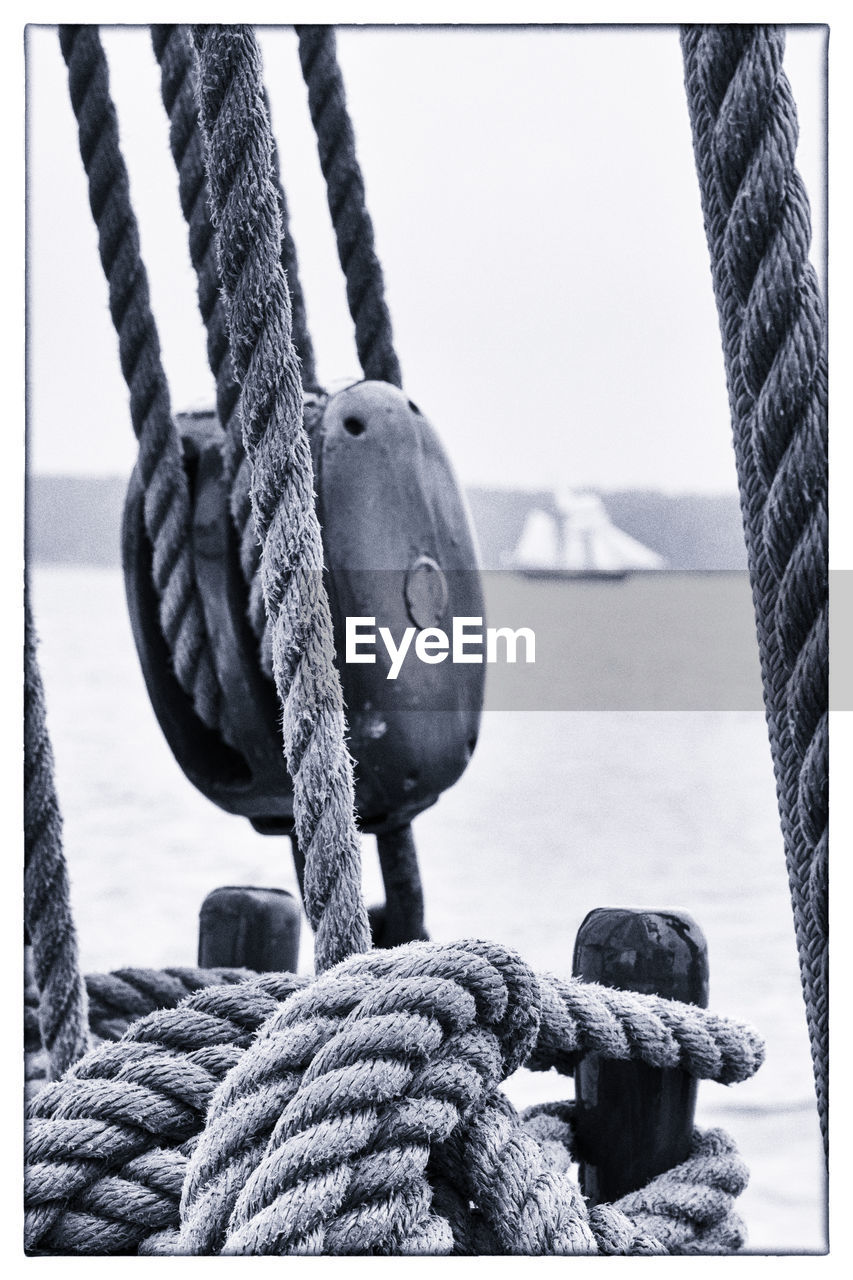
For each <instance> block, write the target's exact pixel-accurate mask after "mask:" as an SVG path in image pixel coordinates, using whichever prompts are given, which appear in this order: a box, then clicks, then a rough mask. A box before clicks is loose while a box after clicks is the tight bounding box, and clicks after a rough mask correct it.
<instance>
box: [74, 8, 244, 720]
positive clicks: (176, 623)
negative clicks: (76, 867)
mask: <svg viewBox="0 0 853 1280" xmlns="http://www.w3.org/2000/svg"><path fill="white" fill-rule="evenodd" d="M59 40H60V46H61V48H62V54H63V57H64V58H65V61H66V63H67V65H68V84H69V89H70V94H71V104H72V106H73V108H74V114H75V116H76V118H77V126H78V132H79V139H80V155H81V156H82V159H83V165H84V168H85V170H86V177H87V180H88V184H89V204H90V206H91V209H92V216H93V217H94V220H95V224H96V226H97V229H98V251H99V254H100V258H101V264H102V266H103V269H104V275H105V276H106V279H107V283H108V286H109V304H110V315H111V316H112V320H113V324H114V326H115V329H116V333H117V335H118V342H119V358H120V362H121V369H122V373H123V374H124V378H125V382H126V383H127V386H128V390H129V392H130V416H131V421H132V423H133V430H134V433H135V434H136V437H137V440H138V442H139V457H138V466H139V472H140V475H141V478H142V482H143V485H144V488H145V502H144V519H145V529H146V532H147V534H148V538H149V540H150V542H151V546H152V549H153V566H152V577H153V580H154V585H155V587H156V589H157V594H158V597H159V600H160V625H161V627H162V629H163V634H164V636H165V638H166V641H167V643H168V646H169V650H170V652H171V654H172V660H173V663H174V667H175V674H176V675H177V678H178V680H179V681H180V684H181V687H182V688H183V689H184V691H185V692H186V693H188V694H189V695H190V697H191V698H192V702H193V706H194V708H195V710H196V713H197V714H198V716H199V718H200V719H201V720H202V721H203V722H204V724H205V725H207V726H209V727H217V726H218V725H219V705H220V700H221V697H220V689H219V685H218V682H217V679H216V673H215V671H214V667H213V660H212V657H211V653H210V646H209V640H208V636H207V630H206V627H205V622H204V612H203V609H202V605H201V600H200V599H199V595H198V590H197V587H196V584H195V578H194V575H193V570H192V551H191V545H190V523H191V520H190V503H189V492H188V488H187V481H186V476H185V474H184V468H183V462H182V459H181V447H180V443H179V440H178V433H177V430H176V428H175V424H174V422H173V421H172V413H171V407H170V403H169V389H168V385H167V382H166V376H165V373H164V371H163V366H162V363H161V360H160V344H159V340H158V337H157V327H156V324H155V321H154V316H153V314H152V311H151V303H150V298H149V292H148V278H147V275H146V273H145V267H144V265H143V263H142V258H141V254H140V247H139V229H138V227H137V223H136V218H135V217H134V213H133V209H132V207H131V203H130V187H129V182H128V176H127V169H126V167H125V163H124V159H123V157H122V154H121V147H120V144H119V134H118V120H117V117H116V112H115V107H114V106H113V102H112V98H111V96H110V87H109V72H108V69H107V61H106V57H105V56H104V50H103V47H102V45H101V39H100V35H99V33H98V28H97V27H95V26H85V27H80V26H60V28H59Z"/></svg>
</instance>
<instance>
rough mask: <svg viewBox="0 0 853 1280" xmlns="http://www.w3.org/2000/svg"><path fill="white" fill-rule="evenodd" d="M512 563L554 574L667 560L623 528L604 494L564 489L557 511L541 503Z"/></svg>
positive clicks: (626, 568)
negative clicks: (611, 514) (607, 507)
mask: <svg viewBox="0 0 853 1280" xmlns="http://www.w3.org/2000/svg"><path fill="white" fill-rule="evenodd" d="M511 566H512V568H514V569H521V570H525V569H526V570H529V571H540V572H553V573H560V572H565V573H624V572H628V571H631V570H635V569H662V568H664V567H665V561H664V559H663V557H662V556H659V555H658V554H657V552H656V551H652V550H651V548H650V547H646V546H644V545H643V543H642V542H638V541H637V539H636V538H632V537H631V536H630V535H629V534H627V533H625V532H624V530H622V529H617V528H616V526H615V525H614V524H613V523H612V521H611V520H610V517H609V516H608V514H607V511H606V510H605V507H604V503H603V502H602V501H601V498H600V497H599V496H598V494H596V493H575V492H564V493H561V494H559V495H558V496H557V498H556V501H555V506H554V509H553V510H548V511H546V510H544V509H543V508H542V507H535V508H534V509H533V510H532V511H531V512H530V513H529V515H528V517H527V519H526V521H525V523H524V528H523V530H522V533H521V537H520V538H519V541H518V546H517V547H516V549H515V551H514V553H513V555H512V558H511Z"/></svg>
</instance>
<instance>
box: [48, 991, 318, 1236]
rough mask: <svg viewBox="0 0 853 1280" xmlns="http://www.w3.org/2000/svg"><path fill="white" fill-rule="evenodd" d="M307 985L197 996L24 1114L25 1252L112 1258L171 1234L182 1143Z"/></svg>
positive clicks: (96, 1059)
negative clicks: (256, 1037)
mask: <svg viewBox="0 0 853 1280" xmlns="http://www.w3.org/2000/svg"><path fill="white" fill-rule="evenodd" d="M305 981H306V979H304V978H297V977H295V976H294V975H292V974H265V975H263V977H255V978H253V979H252V980H251V981H247V982H245V983H242V984H238V985H231V986H224V987H223V986H217V987H213V988H208V989H204V990H201V991H199V992H197V993H196V994H195V995H193V996H190V997H189V998H187V1000H186V1001H185V1002H184V1003H183V1004H181V1005H180V1006H179V1007H178V1008H174V1009H165V1010H161V1011H158V1012H155V1013H152V1014H150V1015H148V1016H147V1017H145V1018H143V1019H141V1020H140V1021H138V1022H136V1023H135V1024H134V1025H133V1026H132V1027H131V1028H130V1029H129V1030H128V1031H127V1033H126V1034H125V1035H124V1037H123V1038H122V1040H121V1041H119V1042H117V1043H115V1044H112V1043H105V1044H103V1045H101V1046H100V1047H99V1048H97V1049H95V1050H93V1051H92V1052H91V1053H90V1054H88V1055H87V1057H86V1058H85V1059H83V1060H82V1061H81V1062H79V1063H78V1064H77V1065H76V1067H74V1068H73V1069H72V1071H71V1072H69V1074H68V1075H67V1076H66V1077H65V1079H64V1080H63V1081H62V1082H61V1087H55V1086H53V1085H47V1086H46V1087H45V1088H44V1089H42V1090H41V1092H40V1093H38V1094H37V1095H36V1097H35V1098H34V1100H33V1101H32V1103H31V1104H30V1107H29V1110H28V1117H29V1118H28V1122H27V1139H26V1141H27V1169H26V1179H25V1201H26V1217H25V1244H26V1247H27V1248H28V1249H29V1250H31V1251H37V1252H57V1251H59V1252H73V1253H115V1252H127V1251H128V1250H135V1249H137V1248H139V1247H140V1246H141V1245H142V1244H143V1242H145V1241H148V1240H149V1239H151V1238H152V1237H156V1236H158V1235H159V1233H160V1232H161V1231H164V1230H174V1229H175V1228H176V1226H177V1222H178V1204H179V1200H180V1192H181V1186H182V1183H183V1178H184V1173H185V1170H186V1159H187V1151H186V1149H185V1144H186V1143H187V1142H188V1141H190V1140H192V1139H194V1138H195V1136H196V1135H197V1134H198V1132H199V1131H200V1129H201V1127H202V1125H203V1122H204V1115H205V1110H206V1108H207V1105H208V1102H209V1100H210V1098H211V1096H212V1093H213V1090H214V1089H215V1087H216V1085H217V1084H218V1083H219V1081H221V1080H222V1079H223V1078H224V1076H225V1075H226V1073H227V1071H228V1070H229V1069H230V1067H231V1066H233V1065H234V1063H235V1062H236V1061H237V1059H238V1057H239V1055H240V1053H241V1052H242V1050H243V1049H245V1047H246V1046H247V1045H248V1044H249V1042H250V1040H251V1036H252V1034H253V1033H254V1032H255V1031H256V1030H257V1029H258V1027H259V1026H260V1025H261V1024H262V1023H263V1022H264V1020H265V1019H266V1018H267V1017H269V1016H270V1014H272V1013H273V1012H274V1011H275V1010H276V1008H277V1007H278V1001H280V1000H282V999H284V998H285V997H286V996H287V995H289V994H290V993H291V992H292V991H294V990H296V989H298V987H299V986H300V985H302V984H303V983H304V982H305Z"/></svg>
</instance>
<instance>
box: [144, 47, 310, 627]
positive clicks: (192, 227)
mask: <svg viewBox="0 0 853 1280" xmlns="http://www.w3.org/2000/svg"><path fill="white" fill-rule="evenodd" d="M151 41H152V45H153V48H154V54H155V56H156V58H157V62H158V64H159V66H160V85H161V94H162V98H163V105H164V107H165V109H166V114H167V115H168V117H169V145H170V148H171V151H172V158H173V159H174V162H175V167H176V169H177V172H178V193H179V198H180V203H181V210H182V212H183V215H184V218H185V220H186V223H187V228H188V232H189V247H190V260H191V261H192V264H193V267H194V269H195V272H196V278H197V281H198V303H199V311H200V313H201V317H202V320H203V322H204V326H205V329H206V331H207V356H208V364H209V365H210V370H211V372H212V374H213V376H214V378H215V380H216V410H217V415H218V417H219V421H220V423H221V424H222V427H223V430H224V431H225V437H226V443H225V476H226V481H227V483H229V484H230V485H231V516H232V519H233V521H234V527H235V529H236V532H237V537H238V540H239V547H240V564H241V568H242V571H243V577H244V580H245V582H246V584H247V586H248V587H249V588H250V592H251V595H250V605H249V610H248V616H249V620H250V622H251V623H252V627H253V629H254V631H255V633H256V634H257V636H258V638H259V639H260V638H261V637H262V635H263V631H264V624H265V622H266V614H265V611H264V601H263V593H262V592H261V590H260V586H259V584H258V583H257V574H258V569H259V564H260V545H259V543H258V540H257V538H256V536H255V528H254V523H253V521H252V504H251V499H250V497H249V481H250V468H249V466H248V464H247V462H246V458H245V454H244V453H243V439H242V424H241V420H240V414H239V411H238V404H239V399H240V386H239V383H238V382H237V379H236V377H235V376H234V368H233V365H232V363H231V352H230V349H229V346H228V326H227V323H226V320H225V311H224V306H223V302H222V298H221V295H220V291H219V289H220V282H219V266H218V263H217V261H216V247H215V237H214V231H213V224H212V222H211V220H210V212H209V208H208V199H209V197H208V190H207V175H206V173H205V169H204V144H203V142H202V138H201V133H200V131H199V124H198V107H197V104H196V74H197V66H196V55H195V49H194V48H193V44H192V37H191V35H190V33H189V30H188V28H186V27H184V26H176V25H156V24H155V25H152V27H151ZM264 101H265V105H266V107H267V111H268V112H269V103H268V101H267V99H266V96H265V98H264ZM273 180H274V182H275V186H276V192H277V195H278V200H279V208H280V211H281V219H282V247H281V264H282V266H283V267H284V270H285V273H286V275H287V283H288V288H289V290H290V299H291V309H292V315H293V345H294V348H295V350H296V353H297V355H298V356H299V357H300V360H301V365H302V378H303V382H304V384H305V385H306V387H308V388H311V389H314V390H316V389H317V387H318V384H317V370H316V364H315V358H314V345H313V343H312V341H311V334H310V332H309V329H308V316H307V313H306V309H305V296H304V293H303V290H302V284H301V280H300V277H299V260H298V255H297V252H296V245H295V243H294V240H293V236H292V234H291V231H290V219H289V211H288V205H287V197H286V195H285V192H284V187H283V186H282V183H281V176H280V171H279V158H278V150H277V149H274V151H273Z"/></svg>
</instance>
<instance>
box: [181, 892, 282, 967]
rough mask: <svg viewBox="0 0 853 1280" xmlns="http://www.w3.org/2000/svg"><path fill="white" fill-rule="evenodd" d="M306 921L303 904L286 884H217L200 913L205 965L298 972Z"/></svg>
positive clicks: (201, 952) (202, 962) (201, 955)
mask: <svg viewBox="0 0 853 1280" xmlns="http://www.w3.org/2000/svg"><path fill="white" fill-rule="evenodd" d="M300 924H301V914H300V908H299V903H298V902H297V901H296V899H295V898H294V896H293V894H292V893H288V892H287V890H286V889H256V888H252V887H249V886H243V885H240V886H233V885H229V886H227V887H225V888H223V889H214V890H213V892H212V893H209V894H208V895H207V897H206V898H205V900H204V902H203V903H202V905H201V912H200V913H199V934H198V962H199V965H200V966H201V967H202V968H203V969H217V968H228V969H254V970H255V971H256V972H257V973H277V972H282V971H287V972H289V973H295V972H296V966H297V963H298V960H299V928H300Z"/></svg>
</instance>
